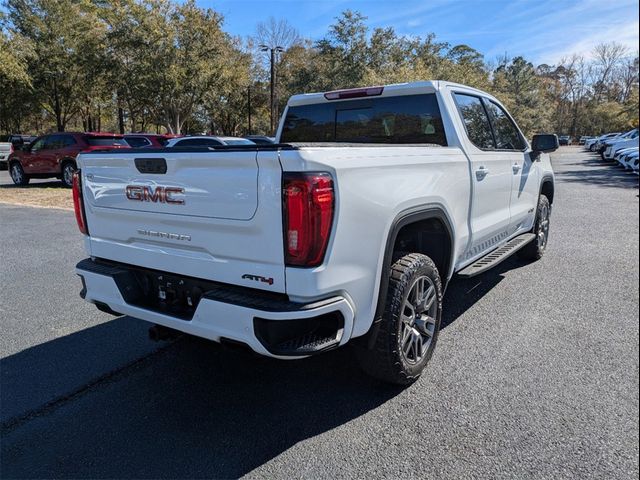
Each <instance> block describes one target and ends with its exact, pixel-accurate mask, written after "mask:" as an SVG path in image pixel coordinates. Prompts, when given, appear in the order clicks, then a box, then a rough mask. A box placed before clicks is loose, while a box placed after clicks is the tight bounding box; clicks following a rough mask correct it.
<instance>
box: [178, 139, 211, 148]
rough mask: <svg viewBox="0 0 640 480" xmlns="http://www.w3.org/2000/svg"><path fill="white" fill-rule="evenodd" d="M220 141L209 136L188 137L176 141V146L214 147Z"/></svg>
mask: <svg viewBox="0 0 640 480" xmlns="http://www.w3.org/2000/svg"><path fill="white" fill-rule="evenodd" d="M217 145H222V143H220V142H218V141H216V140H213V139H211V138H188V139H186V140H181V141H179V142H178V143H176V145H175V146H176V147H215V146H217Z"/></svg>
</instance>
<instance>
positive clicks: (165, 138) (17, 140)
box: [0, 132, 274, 187]
mask: <svg viewBox="0 0 640 480" xmlns="http://www.w3.org/2000/svg"><path fill="white" fill-rule="evenodd" d="M273 142H274V139H273V138H271V137H267V136H262V135H248V136H246V137H243V138H241V137H218V136H207V135H197V136H179V135H156V134H147V133H131V134H126V135H119V134H114V133H100V132H59V133H51V134H48V135H43V136H41V137H31V136H28V135H8V136H4V137H0V166H2V167H6V168H8V169H9V174H10V175H11V180H13V183H15V184H16V185H26V184H28V183H29V181H30V180H31V179H32V178H59V179H60V180H61V181H62V183H63V184H64V185H65V186H67V187H71V186H72V183H73V173H74V172H75V170H76V157H77V156H78V154H79V153H80V152H87V151H91V150H107V149H119V148H177V147H180V148H183V147H217V146H221V145H256V144H267V143H273Z"/></svg>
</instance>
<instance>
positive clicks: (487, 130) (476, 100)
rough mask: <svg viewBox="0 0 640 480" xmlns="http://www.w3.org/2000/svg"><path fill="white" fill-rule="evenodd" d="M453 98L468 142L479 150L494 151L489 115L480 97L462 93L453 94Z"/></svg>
mask: <svg viewBox="0 0 640 480" xmlns="http://www.w3.org/2000/svg"><path fill="white" fill-rule="evenodd" d="M453 96H454V99H455V101H456V105H457V106H458V111H459V112H460V116H461V117H462V121H463V122H464V126H465V128H466V129H467V136H468V137H469V140H471V142H472V143H473V144H474V145H475V146H476V147H478V148H480V149H483V150H487V149H494V148H495V143H494V141H493V133H492V131H491V123H490V122H489V115H488V114H487V111H486V110H485V108H484V105H483V104H482V100H481V99H480V97H476V96H475V95H466V94H463V93H455V94H454V95H453Z"/></svg>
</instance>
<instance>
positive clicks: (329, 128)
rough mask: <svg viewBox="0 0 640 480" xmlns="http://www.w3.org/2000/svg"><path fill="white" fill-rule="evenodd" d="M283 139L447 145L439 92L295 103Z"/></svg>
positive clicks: (284, 127)
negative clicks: (436, 94) (437, 95)
mask: <svg viewBox="0 0 640 480" xmlns="http://www.w3.org/2000/svg"><path fill="white" fill-rule="evenodd" d="M281 141H282V142H285V143H286V142H291V143H293V142H308V143H313V142H344V143H388V144H412V143H426V144H434V145H442V146H446V145H447V138H446V136H445V133H444V126H443V124H442V118H441V116H440V109H439V107H438V101H437V99H436V96H435V94H422V95H404V96H396V97H380V98H367V99H361V100H345V101H337V102H336V101H332V102H330V103H319V104H313V105H300V106H293V107H290V108H289V110H288V111H287V116H286V118H285V122H284V125H283V129H282V135H281Z"/></svg>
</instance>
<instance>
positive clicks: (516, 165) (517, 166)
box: [511, 163, 520, 173]
mask: <svg viewBox="0 0 640 480" xmlns="http://www.w3.org/2000/svg"><path fill="white" fill-rule="evenodd" d="M511 168H513V173H518V172H519V171H520V165H518V164H517V163H514V164H513V167H511Z"/></svg>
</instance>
